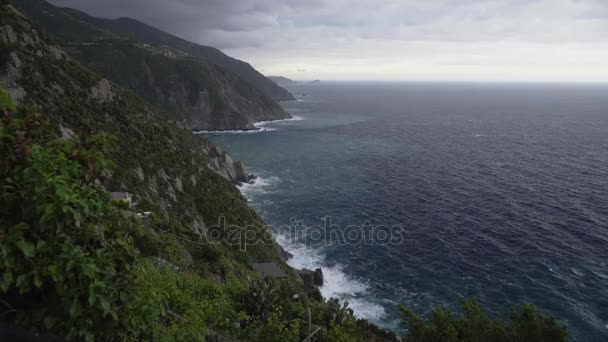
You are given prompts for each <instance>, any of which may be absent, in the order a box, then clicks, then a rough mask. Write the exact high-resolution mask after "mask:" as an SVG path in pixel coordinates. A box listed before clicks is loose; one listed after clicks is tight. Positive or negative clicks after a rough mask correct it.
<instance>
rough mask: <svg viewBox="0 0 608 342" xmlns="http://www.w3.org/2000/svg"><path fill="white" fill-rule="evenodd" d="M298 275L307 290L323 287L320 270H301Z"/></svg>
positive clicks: (321, 271)
mask: <svg viewBox="0 0 608 342" xmlns="http://www.w3.org/2000/svg"><path fill="white" fill-rule="evenodd" d="M298 274H299V275H300V277H301V278H302V281H303V282H304V286H306V287H307V288H309V289H311V288H315V287H316V286H323V270H321V269H320V268H317V269H315V270H314V271H311V270H308V269H302V270H299V271H298Z"/></svg>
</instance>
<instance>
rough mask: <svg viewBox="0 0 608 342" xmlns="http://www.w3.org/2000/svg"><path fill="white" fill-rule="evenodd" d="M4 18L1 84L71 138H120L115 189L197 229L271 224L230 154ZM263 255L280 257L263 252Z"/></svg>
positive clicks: (34, 30)
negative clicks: (251, 201)
mask: <svg viewBox="0 0 608 342" xmlns="http://www.w3.org/2000/svg"><path fill="white" fill-rule="evenodd" d="M15 13H16V12H15ZM2 22H3V23H4V26H2V27H0V43H1V48H0V62H1V63H2V64H1V65H0V71H1V72H0V82H1V85H2V87H5V88H6V89H8V91H9V93H10V95H11V97H12V98H13V99H14V100H16V101H17V102H19V103H22V104H26V105H30V106H35V107H37V108H41V109H43V111H42V114H43V116H44V118H46V119H48V120H50V121H51V122H52V123H53V124H54V125H55V126H56V129H57V131H58V132H60V133H61V134H62V135H63V136H64V137H71V136H76V135H78V134H79V133H86V134H88V133H89V132H91V133H94V132H108V133H111V134H113V135H115V136H117V137H118V142H117V151H116V152H115V153H114V154H113V155H112V159H113V161H114V162H115V164H116V166H117V167H116V169H115V171H114V173H113V174H111V175H108V178H109V181H108V189H109V190H113V191H127V192H130V193H132V194H133V195H134V196H135V199H136V201H137V202H139V203H140V205H141V207H142V209H148V210H153V211H155V212H158V213H164V214H166V215H171V216H172V217H173V218H174V219H175V218H178V220H177V221H176V222H175V223H178V224H179V225H181V226H182V227H187V230H189V231H191V232H193V233H201V234H203V233H204V231H205V229H206V226H207V225H211V224H214V223H217V220H218V217H220V216H226V217H227V220H230V221H234V222H233V223H234V224H238V225H242V224H245V225H252V226H257V227H259V229H260V230H261V231H264V230H265V226H264V224H263V222H262V221H261V219H260V218H259V217H258V216H257V215H256V213H255V212H254V211H253V210H251V209H250V208H249V207H248V206H247V203H246V200H245V199H244V198H243V197H242V196H241V194H240V192H239V191H238V189H236V187H234V186H233V185H232V184H231V182H230V181H237V179H233V177H237V178H238V177H240V176H242V175H240V174H238V173H236V172H235V169H238V168H239V165H234V164H233V162H232V160H231V159H230V158H229V157H228V156H226V155H225V153H224V152H222V151H221V150H219V149H217V148H216V147H215V146H213V145H212V144H211V143H210V142H208V141H207V140H205V139H204V138H202V137H199V136H195V135H193V134H192V133H190V132H189V131H187V130H184V129H181V128H178V127H176V126H174V125H172V124H170V123H168V120H167V116H166V114H163V113H162V112H158V111H157V110H156V109H155V108H153V107H151V106H149V105H147V104H145V103H143V102H142V101H140V100H139V98H138V97H136V96H134V95H132V94H131V93H129V92H127V91H124V90H123V89H122V88H120V87H118V86H116V85H114V84H113V83H111V82H109V81H108V80H107V79H104V78H102V77H100V76H99V75H97V74H94V73H92V72H90V71H89V70H87V69H85V68H84V67H82V66H81V65H80V64H79V63H78V62H76V61H74V60H73V59H71V58H70V57H68V55H67V54H66V53H65V52H63V51H62V50H61V49H60V48H59V47H58V46H56V45H53V44H52V43H49V42H51V41H52V40H51V39H50V38H49V37H48V36H47V34H46V33H45V32H44V30H43V29H41V28H39V27H37V26H36V25H35V24H33V23H32V22H30V21H28V20H26V19H25V18H24V17H20V16H18V15H16V14H11V13H7V12H6V11H4V12H3V13H2ZM213 169H215V171H216V172H214V171H213ZM218 173H220V174H223V175H225V178H224V177H221V176H220V175H218ZM259 257H260V258H262V259H266V258H271V259H273V258H278V257H277V255H276V254H275V253H272V252H271V253H268V252H267V251H263V250H260V254H259Z"/></svg>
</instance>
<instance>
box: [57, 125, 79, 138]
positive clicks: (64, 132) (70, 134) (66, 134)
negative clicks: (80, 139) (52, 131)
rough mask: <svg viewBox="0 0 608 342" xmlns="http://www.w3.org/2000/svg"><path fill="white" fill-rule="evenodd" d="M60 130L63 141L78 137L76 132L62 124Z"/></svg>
mask: <svg viewBox="0 0 608 342" xmlns="http://www.w3.org/2000/svg"><path fill="white" fill-rule="evenodd" d="M59 130H60V131H61V140H69V139H72V138H74V137H75V136H76V134H74V131H72V130H71V129H69V128H67V127H65V126H63V125H61V124H60V125H59Z"/></svg>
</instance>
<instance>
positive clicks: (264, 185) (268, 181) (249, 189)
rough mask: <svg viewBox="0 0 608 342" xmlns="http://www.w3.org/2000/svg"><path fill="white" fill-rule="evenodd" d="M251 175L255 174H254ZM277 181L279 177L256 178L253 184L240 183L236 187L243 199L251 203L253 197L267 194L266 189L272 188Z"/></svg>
mask: <svg viewBox="0 0 608 342" xmlns="http://www.w3.org/2000/svg"><path fill="white" fill-rule="evenodd" d="M253 174H256V173H255V172H254V173H253ZM279 181H280V180H279V177H262V176H257V178H256V179H255V181H254V182H253V184H249V183H242V184H241V185H239V186H238V188H239V190H240V191H241V194H243V196H245V198H246V199H247V200H248V201H250V202H251V201H252V200H253V196H255V195H258V194H265V193H267V192H268V191H269V190H268V188H269V187H271V186H274V185H275V184H277V183H278V182H279Z"/></svg>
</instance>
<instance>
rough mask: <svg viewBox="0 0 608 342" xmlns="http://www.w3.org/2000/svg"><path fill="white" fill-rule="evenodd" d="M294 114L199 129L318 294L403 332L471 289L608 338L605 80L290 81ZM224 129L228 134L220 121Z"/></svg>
mask: <svg viewBox="0 0 608 342" xmlns="http://www.w3.org/2000/svg"><path fill="white" fill-rule="evenodd" d="M288 89H289V90H290V91H291V92H292V93H293V94H294V95H295V96H296V97H297V99H298V101H291V102H284V103H282V105H283V106H284V108H285V109H286V110H287V111H288V112H289V113H291V114H292V115H293V116H294V119H291V120H284V121H277V122H265V123H258V127H259V128H260V130H259V131H257V132H255V133H251V132H249V133H244V132H219V133H217V132H216V133H210V134H208V135H207V136H208V137H209V138H210V139H211V140H213V141H214V142H216V143H218V144H220V145H221V146H223V147H224V148H225V150H227V151H229V153H231V154H232V156H233V157H234V158H236V159H239V160H242V161H243V162H244V163H245V164H246V166H247V167H248V170H249V171H250V172H251V173H253V174H255V175H257V176H258V179H257V181H256V182H255V184H246V185H243V186H241V191H242V192H243V194H244V196H245V197H246V198H247V199H248V201H249V202H250V205H251V206H252V207H253V208H255V210H256V211H257V212H258V213H259V214H260V215H261V216H262V217H263V218H264V219H265V220H266V222H267V223H268V224H269V225H271V226H272V229H273V231H274V232H275V237H276V239H277V241H278V242H279V243H281V244H282V245H283V246H284V247H285V249H286V250H288V251H289V252H291V253H292V254H293V255H294V257H293V258H292V259H291V260H289V264H291V265H292V266H294V267H297V268H308V269H315V268H317V267H320V268H322V270H323V273H324V281H325V283H324V285H323V286H322V287H321V288H320V290H321V293H322V294H323V295H324V296H325V297H326V298H338V299H340V300H341V301H346V302H348V305H349V307H350V308H352V309H353V310H354V311H355V314H356V315H357V316H358V317H360V318H365V319H368V320H370V321H372V322H374V323H377V324H379V325H380V326H382V327H385V328H387V329H391V330H393V331H395V332H396V333H398V334H401V333H403V332H404V328H405V327H404V326H403V325H402V323H401V319H400V315H399V310H398V305H404V306H406V307H408V308H410V309H411V310H413V311H414V312H416V313H418V314H420V315H422V316H425V317H428V315H430V313H431V312H432V310H433V308H436V307H444V308H448V309H452V310H455V311H458V310H460V308H461V304H462V302H463V301H464V300H467V299H476V300H477V301H478V302H479V303H480V304H481V305H482V306H483V307H484V308H485V309H486V310H487V312H488V313H489V314H490V315H491V316H493V317H503V318H508V315H509V312H510V310H511V308H513V307H515V306H519V305H520V304H523V303H533V304H535V305H536V306H537V307H538V308H539V309H540V310H541V311H543V312H545V313H547V314H551V315H553V316H554V317H555V318H557V319H558V320H559V321H560V322H561V323H562V324H564V325H566V326H567V328H568V330H569V334H570V339H571V340H573V341H602V340H603V341H608V85H607V84H559V83H550V84H545V83H457V82H451V83H441V82H321V83H315V84H311V83H295V84H292V85H289V86H288ZM229 133H232V134H229Z"/></svg>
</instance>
